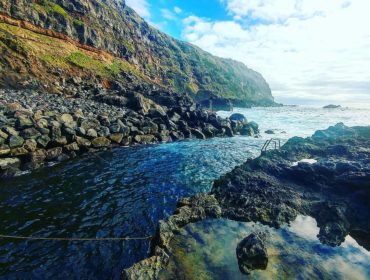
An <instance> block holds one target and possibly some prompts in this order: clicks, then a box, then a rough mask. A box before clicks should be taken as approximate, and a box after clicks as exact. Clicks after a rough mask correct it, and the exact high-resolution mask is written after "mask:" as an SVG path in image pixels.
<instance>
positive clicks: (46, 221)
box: [0, 107, 370, 279]
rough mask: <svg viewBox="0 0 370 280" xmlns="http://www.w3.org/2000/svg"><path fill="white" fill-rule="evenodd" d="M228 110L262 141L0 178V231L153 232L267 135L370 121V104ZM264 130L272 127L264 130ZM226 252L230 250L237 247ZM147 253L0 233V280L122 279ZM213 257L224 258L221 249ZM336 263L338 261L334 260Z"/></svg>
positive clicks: (121, 153)
mask: <svg viewBox="0 0 370 280" xmlns="http://www.w3.org/2000/svg"><path fill="white" fill-rule="evenodd" d="M235 111H237V112H242V113H244V114H245V115H246V116H247V118H248V119H249V120H254V121H256V122H257V123H259V124H260V127H261V131H262V137H261V138H257V139H256V138H249V137H240V136H237V137H233V138H214V139H208V140H204V141H200V140H187V141H182V142H177V143H170V144H161V145H151V146H140V147H130V148H119V149H114V150H111V151H106V152H101V153H99V154H98V155H87V156H83V157H81V158H77V159H75V160H72V161H69V162H66V163H63V164H58V165H54V166H51V167H46V168H43V169H41V170H37V171H35V172H33V173H32V174H26V175H24V176H21V177H18V178H14V179H12V180H8V181H1V182H0V234H1V235H18V236H41V237H71V238H76V237H78V238H91V237H98V238H104V237H142V236H148V235H153V234H154V232H155V229H156V227H157V224H158V221H159V220H160V219H163V218H166V217H167V216H169V215H171V214H172V211H173V210H174V207H175V205H176V201H177V200H178V199H179V198H180V197H185V196H191V195H193V194H196V193H199V192H207V191H209V190H210V189H211V186H212V181H213V180H215V179H217V178H218V177H219V176H221V175H222V174H224V173H226V172H229V171H231V170H232V169H233V168H234V167H235V166H236V165H239V164H241V163H243V162H244V161H245V160H246V159H247V158H248V157H256V156H258V155H259V154H260V149H261V147H262V146H263V144H264V142H265V141H266V139H269V138H270V137H277V138H280V139H282V140H283V141H285V140H287V139H288V138H290V137H292V136H309V135H311V134H312V133H313V132H314V131H315V130H317V129H325V128H327V127H328V126H329V125H334V124H336V123H338V122H344V123H345V124H346V125H349V126H352V125H370V110H364V109H339V110H337V109H336V110H325V109H320V108H300V107H282V108H253V109H244V110H241V109H240V110H239V109H236V110H235ZM220 114H221V115H227V114H230V113H227V112H220ZM267 129H276V132H275V134H274V135H268V134H265V133H264V131H265V130H267ZM283 132H284V133H283ZM242 234H243V233H242ZM292 248H293V247H292ZM231 249H232V252H233V253H235V247H233V248H231ZM225 253H228V252H225ZM148 254H149V241H148V240H129V241H99V242H96V241H35V240H32V241H31V240H12V239H3V238H0V278H5V279H63V278H68V279H119V276H120V274H121V271H122V269H124V268H126V267H129V266H131V265H132V264H133V263H135V262H137V261H139V260H141V259H143V258H145V257H147V256H148ZM218 255H220V258H222V256H221V255H222V252H221V251H219V252H218ZM333 265H337V264H335V261H334V263H333ZM217 271H219V273H220V275H223V274H222V273H223V272H221V271H220V270H215V272H212V273H216V274H217V273H218V272H217ZM367 272H368V271H367ZM235 277H238V276H235ZM232 279H234V278H232Z"/></svg>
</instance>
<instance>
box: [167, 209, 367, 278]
mask: <svg viewBox="0 0 370 280" xmlns="http://www.w3.org/2000/svg"><path fill="white" fill-rule="evenodd" d="M257 230H265V231H268V233H269V241H268V242H267V251H268V255H269V262H268V266H267V269H266V270H255V271H253V272H252V273H251V274H250V275H248V276H246V275H244V274H242V273H241V272H240V271H239V267H238V263H237V258H236V252H235V250H236V246H237V244H238V243H239V242H240V241H241V240H242V239H243V238H244V237H246V236H247V235H249V234H250V233H252V232H253V231H257ZM318 232H319V229H318V227H317V224H316V221H315V219H313V218H311V217H305V216H298V217H297V219H296V220H295V221H294V222H292V224H291V226H289V227H288V226H285V227H282V228H280V229H278V230H276V229H272V228H269V227H267V226H263V225H261V224H256V223H241V222H235V221H230V220H224V219H220V220H206V221H202V222H198V223H196V224H190V225H187V226H186V227H185V228H184V229H183V230H182V232H181V233H180V234H179V235H177V236H176V237H175V239H174V240H173V241H172V245H173V248H174V252H173V255H171V259H170V264H169V269H168V270H167V271H164V272H162V274H161V278H162V279H174V278H177V279H287V278H288V279H369V277H370V253H369V252H368V251H366V250H365V249H364V248H363V247H361V246H359V245H358V244H357V242H356V241H355V240H354V239H353V238H351V237H350V236H347V238H346V240H345V242H344V243H343V244H342V245H341V246H339V247H335V248H333V247H329V246H326V245H323V244H321V243H320V242H319V240H318V239H317V237H316V236H317V234H318Z"/></svg>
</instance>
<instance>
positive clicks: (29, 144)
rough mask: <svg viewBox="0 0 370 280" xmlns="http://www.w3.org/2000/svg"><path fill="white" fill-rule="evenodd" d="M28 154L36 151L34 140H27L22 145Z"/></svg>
mask: <svg viewBox="0 0 370 280" xmlns="http://www.w3.org/2000/svg"><path fill="white" fill-rule="evenodd" d="M23 147H24V148H26V149H27V150H28V151H30V152H34V151H36V149H37V142H36V140H35V139H27V140H26V141H25V143H24V145H23Z"/></svg>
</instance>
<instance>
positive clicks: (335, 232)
mask: <svg viewBox="0 0 370 280" xmlns="http://www.w3.org/2000/svg"><path fill="white" fill-rule="evenodd" d="M369 147H370V127H346V126H344V125H343V124H337V125H335V126H333V127H330V128H328V129H327V130H322V131H317V132H316V133H315V134H314V135H313V136H312V137H308V138H306V139H303V138H300V137H294V138H292V139H290V140H289V141H288V142H287V143H286V144H285V145H284V146H283V147H282V148H281V149H280V150H271V151H267V152H266V153H264V154H262V155H261V156H260V157H258V158H256V159H254V160H248V161H247V162H246V163H244V164H243V165H241V166H239V167H236V168H235V169H234V170H233V171H231V172H230V173H228V174H226V175H224V176H222V177H221V178H220V179H218V180H216V181H215V182H214V185H213V188H212V191H211V192H210V193H208V194H199V195H196V196H194V197H191V198H184V199H181V200H180V201H179V202H178V207H177V209H176V210H175V212H174V214H173V215H172V216H170V217H169V218H168V219H167V220H164V221H160V223H159V226H158V231H157V233H156V236H155V238H154V239H153V241H152V257H150V258H148V259H146V260H143V261H141V262H139V263H137V264H135V265H134V266H132V267H130V268H128V269H126V270H125V271H124V272H123V276H122V278H123V279H157V278H158V275H159V273H160V271H161V270H163V269H165V268H166V265H167V263H168V261H169V258H170V257H171V254H172V253H171V250H172V248H171V245H170V241H171V240H172V238H173V237H174V236H175V235H176V234H177V233H178V232H179V230H180V229H181V228H182V227H184V226H185V225H187V224H189V223H194V222H197V221H201V220H204V219H209V218H211V219H217V218H227V219H232V220H236V221H242V222H260V223H262V224H265V225H269V226H271V227H275V228H279V227H280V226H281V225H284V224H289V223H290V222H292V221H293V220H294V219H295V218H296V217H297V216H298V215H306V216H311V217H313V218H315V219H316V221H317V224H318V227H319V228H320V232H319V235H318V238H319V240H320V241H321V242H322V243H323V244H326V245H328V246H339V245H340V244H341V243H342V242H343V241H344V239H345V237H346V236H347V235H351V236H352V237H353V238H354V239H355V240H356V241H357V242H358V243H359V244H360V245H361V246H363V247H365V248H367V249H369V248H370V239H369V236H370V224H369V220H368V217H369V216H370V205H369V201H370V148H369ZM244 243H246V244H249V243H247V242H244ZM242 245H245V244H242ZM262 245H263V244H260V245H259V248H262V249H263V246H262ZM248 246H249V248H252V247H253V246H255V245H254V243H253V244H249V245H248ZM248 246H247V247H248ZM241 247H243V246H241ZM253 248H254V247H253ZM243 250H244V251H243V254H241V253H239V254H238V252H241V249H240V248H239V250H238V249H237V254H238V257H239V256H242V257H243V258H244V260H246V261H250V258H251V257H255V256H246V252H248V248H246V249H243ZM260 251H261V252H264V251H263V250H260ZM254 252H256V251H254ZM257 257H258V258H259V259H258V260H259V262H258V266H257V268H258V267H261V266H264V265H265V262H266V259H265V258H266V257H267V256H265V255H263V254H262V255H259V256H257ZM261 257H262V258H261ZM260 260H262V262H260ZM238 261H239V265H240V266H241V267H242V268H243V269H244V268H245V267H247V269H244V270H245V271H246V272H248V271H249V270H250V268H251V267H249V266H246V264H245V263H243V260H241V259H238ZM240 261H242V262H241V263H240ZM253 261H254V260H253ZM260 264H263V265H260Z"/></svg>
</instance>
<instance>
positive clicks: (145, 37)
mask: <svg viewBox="0 0 370 280" xmlns="http://www.w3.org/2000/svg"><path fill="white" fill-rule="evenodd" d="M0 14H1V18H0V22H2V23H1V24H0V49H1V51H2V53H4V55H3V56H2V57H1V58H0V71H1V72H2V73H0V74H1V80H2V84H3V85H7V84H8V85H9V83H10V81H12V80H10V81H9V79H8V78H6V77H5V75H6V74H8V75H10V76H13V77H14V79H15V80H17V77H18V76H19V74H21V75H20V76H21V77H23V79H25V80H27V79H29V76H34V77H36V80H37V81H38V82H40V80H41V83H42V84H47V83H49V82H52V83H55V82H57V83H60V77H64V78H68V77H76V76H79V77H82V78H84V79H86V77H89V78H91V79H92V81H93V82H97V81H100V82H101V81H102V80H103V81H105V82H104V84H105V86H106V87H109V86H110V84H111V83H110V81H119V82H120V83H121V84H122V85H123V86H132V84H135V85H137V84H141V83H146V84H151V85H153V84H154V85H157V86H160V87H164V88H167V89H171V90H173V91H176V92H179V93H189V94H190V95H192V96H193V97H195V99H197V100H198V101H202V99H204V98H205V99H207V98H209V97H210V96H216V97H219V98H224V99H231V100H233V101H235V102H236V103H238V102H239V103H243V104H250V105H255V104H259V105H271V104H273V97H272V95H271V90H270V88H269V86H268V84H267V83H266V81H265V80H264V79H263V77H262V76H261V75H260V74H259V73H257V72H255V71H253V70H251V69H249V68H247V67H246V66H245V65H244V64H242V63H239V62H236V61H233V60H230V59H223V58H218V57H215V56H212V55H211V54H209V53H207V52H205V51H203V50H201V49H199V48H197V47H195V46H193V45H191V44H188V43H185V42H181V41H178V40H175V39H173V38H171V37H169V36H167V35H166V34H164V33H162V32H160V31H158V30H156V29H154V28H152V27H151V26H149V25H148V23H146V22H145V21H144V20H143V19H142V18H141V17H139V16H138V15H137V14H136V13H135V12H134V11H133V10H132V9H131V8H129V7H128V6H127V5H126V4H125V3H124V1H119V2H118V1H115V0H72V1H66V0H33V1H26V0H14V1H9V0H0ZM15 26H16V27H15ZM19 27H20V28H19ZM49 45H51V47H50V46H49ZM58 46H60V48H58ZM43 79H45V80H46V82H45V81H44V80H43ZM23 83H24V82H23ZM27 83H28V84H29V82H27ZM27 83H26V84H27ZM14 84H19V83H18V81H13V83H12V85H14Z"/></svg>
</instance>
